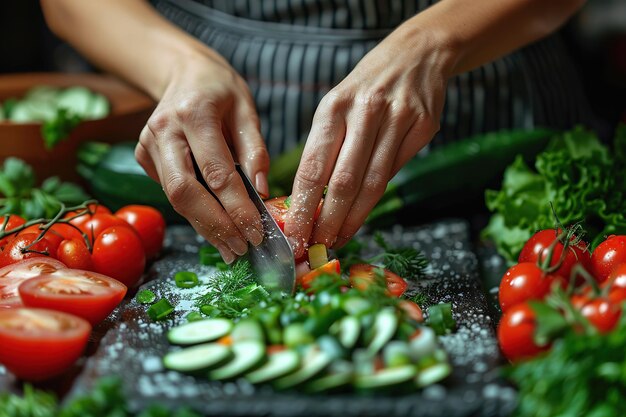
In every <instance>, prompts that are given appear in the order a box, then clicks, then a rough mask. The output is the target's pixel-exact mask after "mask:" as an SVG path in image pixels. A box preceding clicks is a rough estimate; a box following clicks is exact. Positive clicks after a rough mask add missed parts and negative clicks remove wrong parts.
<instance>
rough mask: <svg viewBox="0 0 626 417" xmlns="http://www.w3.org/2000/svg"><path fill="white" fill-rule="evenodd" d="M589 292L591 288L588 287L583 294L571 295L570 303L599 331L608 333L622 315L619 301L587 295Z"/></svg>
mask: <svg viewBox="0 0 626 417" xmlns="http://www.w3.org/2000/svg"><path fill="white" fill-rule="evenodd" d="M585 293H586V294H585ZM590 293H591V290H590V289H589V291H583V295H576V296H573V297H572V300H571V301H572V305H573V306H574V307H576V308H577V309H578V310H580V312H581V314H582V315H583V316H584V317H586V318H587V320H589V322H590V323H591V324H592V325H593V326H594V327H595V328H596V329H598V331H600V333H608V332H610V331H611V330H613V329H614V328H615V326H616V325H617V322H618V321H619V318H620V316H621V315H622V309H621V307H620V305H619V303H617V304H616V303H614V302H613V301H612V300H611V299H610V298H608V297H604V296H597V297H593V296H591V295H587V294H590Z"/></svg>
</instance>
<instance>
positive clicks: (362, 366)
mask: <svg viewBox="0 0 626 417" xmlns="http://www.w3.org/2000/svg"><path fill="white" fill-rule="evenodd" d="M352 363H353V364H354V368H355V372H356V373H358V374H361V375H369V374H373V373H374V372H375V371H376V355H372V354H371V353H369V351H368V350H366V349H363V348H359V349H355V350H354V352H353V353H352Z"/></svg>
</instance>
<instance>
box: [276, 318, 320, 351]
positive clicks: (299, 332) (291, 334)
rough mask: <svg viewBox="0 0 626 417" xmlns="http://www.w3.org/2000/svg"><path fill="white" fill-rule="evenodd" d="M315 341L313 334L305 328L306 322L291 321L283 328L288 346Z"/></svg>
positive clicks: (284, 339) (284, 340)
mask: <svg viewBox="0 0 626 417" xmlns="http://www.w3.org/2000/svg"><path fill="white" fill-rule="evenodd" d="M314 341H315V339H314V338H313V335H311V333H309V332H308V331H306V329H305V328H304V323H291V324H290V325H289V326H287V327H285V329H284V330H283V342H284V344H285V345H286V346H287V347H290V348H294V347H298V346H303V345H308V344H311V343H313V342H314Z"/></svg>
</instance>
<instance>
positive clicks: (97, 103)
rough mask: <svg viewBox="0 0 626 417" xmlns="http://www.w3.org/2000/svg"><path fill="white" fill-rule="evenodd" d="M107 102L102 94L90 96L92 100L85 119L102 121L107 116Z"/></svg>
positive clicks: (108, 107) (108, 108) (108, 109)
mask: <svg viewBox="0 0 626 417" xmlns="http://www.w3.org/2000/svg"><path fill="white" fill-rule="evenodd" d="M109 111H110V106H109V100H107V99H106V97H104V96H103V95H102V94H98V93H94V94H92V99H91V103H90V106H89V108H88V109H87V114H85V118H87V119H103V118H105V117H107V116H108V115H109Z"/></svg>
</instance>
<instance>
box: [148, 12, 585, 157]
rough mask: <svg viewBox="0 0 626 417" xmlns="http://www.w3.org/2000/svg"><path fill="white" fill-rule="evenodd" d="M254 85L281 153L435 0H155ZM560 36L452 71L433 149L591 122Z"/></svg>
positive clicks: (271, 141)
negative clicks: (390, 37)
mask: <svg viewBox="0 0 626 417" xmlns="http://www.w3.org/2000/svg"><path fill="white" fill-rule="evenodd" d="M152 3H153V5H154V6H155V7H156V9H157V10H158V11H159V12H160V13H161V14H162V15H163V16H165V17H166V18H167V19H169V20H170V21H172V22H173V23H174V24H176V25H178V26H179V27H181V28H182V29H183V30H185V31H186V32H188V33H190V34H191V35H193V36H195V37H196V38H198V39H199V40H201V41H202V42H204V43H205V44H207V45H208V46H209V47H211V48H213V49H215V50H216V51H218V52H219V53H220V54H221V55H222V56H224V57H225V58H226V59H227V60H228V61H229V62H230V63H231V65H232V66H233V67H234V68H235V69H236V70H237V72H238V73H239V74H240V75H241V76H242V77H243V78H244V79H245V80H246V81H247V82H248V85H249V87H250V90H251V92H252V95H253V97H254V100H255V102H256V106H257V111H258V113H259V117H260V120H261V128H262V131H261V133H262V134H263V137H264V138H265V140H266V141H267V145H268V150H269V152H270V155H272V156H275V155H277V154H280V153H281V152H284V151H285V150H288V149H290V148H292V147H294V146H295V145H296V144H297V143H298V142H300V141H304V140H306V137H307V134H308V132H309V129H310V127H311V121H312V119H313V114H314V112H315V109H316V106H317V104H318V103H319V101H320V100H321V98H322V97H323V96H324V95H325V94H326V93H327V92H328V91H329V90H330V89H331V88H332V87H333V86H335V85H337V84H338V83H339V82H340V81H341V80H342V79H343V78H344V77H345V76H346V75H348V73H349V72H350V71H351V70H352V69H353V68H354V67H355V65H356V64H357V63H358V62H359V60H360V59H361V58H362V57H363V56H364V55H365V54H366V53H367V52H368V51H370V50H371V49H372V48H374V46H376V44H377V43H378V42H379V41H380V40H381V39H383V38H384V37H385V36H386V35H387V34H389V33H390V32H391V31H392V30H393V29H394V28H395V27H397V26H398V25H399V24H401V23H402V22H403V21H404V20H406V19H408V18H410V17H412V16H414V15H415V14H416V13H418V12H419V11H420V10H423V9H425V8H427V7H428V6H430V5H431V4H432V3H434V1H433V0H152ZM573 68H574V66H573V64H572V63H571V62H570V60H569V59H568V57H567V55H566V54H565V51H564V48H563V45H562V44H561V42H560V40H559V38H558V37H556V36H552V37H549V38H547V39H545V40H543V41H540V42H537V43H535V44H533V45H531V46H529V47H526V48H523V49H521V50H519V51H517V52H515V53H512V54H510V55H508V56H505V57H503V58H502V59H499V60H497V61H494V62H491V63H488V64H485V65H483V66H482V67H480V68H477V69H475V70H473V71H471V72H468V73H464V74H461V75H459V76H457V77H454V78H453V79H451V80H450V82H449V83H448V88H447V92H446V101H445V107H444V110H443V114H442V116H441V121H440V123H441V130H440V132H439V133H438V134H437V135H436V137H435V139H434V140H433V142H432V146H438V145H441V144H445V143H447V142H450V141H454V140H456V139H460V138H464V137H467V136H470V135H473V134H478V133H482V132H486V131H493V130H498V129H504V128H532V127H534V126H544V127H553V128H569V127H571V126H572V125H574V124H576V123H581V122H582V123H589V121H590V120H591V112H590V111H589V109H588V107H587V104H586V103H587V102H586V98H585V97H584V95H583V92H582V87H581V85H580V81H579V80H578V78H577V74H576V73H575V71H574V70H573Z"/></svg>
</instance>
